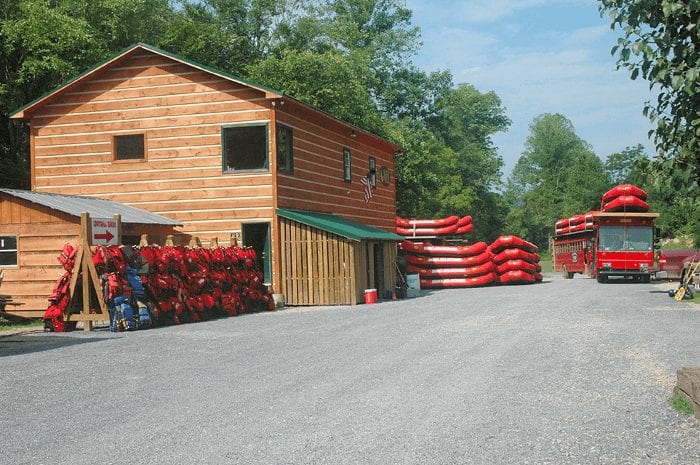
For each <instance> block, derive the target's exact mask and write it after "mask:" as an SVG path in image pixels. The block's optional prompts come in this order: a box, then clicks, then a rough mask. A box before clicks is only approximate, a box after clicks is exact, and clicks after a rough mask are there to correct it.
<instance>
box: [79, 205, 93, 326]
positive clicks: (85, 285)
mask: <svg viewBox="0 0 700 465" xmlns="http://www.w3.org/2000/svg"><path fill="white" fill-rule="evenodd" d="M80 242H81V244H80V245H81V246H82V247H81V248H82V253H83V255H85V254H88V255H91V254H90V215H89V214H88V213H87V212H83V213H81V214H80ZM90 258H91V257H90ZM90 261H92V260H90ZM87 262H88V260H87V257H85V256H83V260H82V263H81V266H80V272H81V273H82V275H83V280H82V292H83V308H82V310H81V312H80V313H81V314H82V315H84V316H86V315H89V314H90V282H89V281H88V274H89V273H90V271H89V270H88V264H87ZM91 330H92V321H87V320H86V321H83V331H91Z"/></svg>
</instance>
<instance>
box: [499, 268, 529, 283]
mask: <svg viewBox="0 0 700 465" xmlns="http://www.w3.org/2000/svg"><path fill="white" fill-rule="evenodd" d="M535 281H536V278H535V275H534V274H533V273H528V272H527V271H523V270H512V271H507V272H505V273H503V274H502V275H499V276H498V282H499V283H501V284H530V283H534V282H535Z"/></svg>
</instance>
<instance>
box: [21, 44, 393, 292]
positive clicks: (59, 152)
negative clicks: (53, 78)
mask: <svg viewBox="0 0 700 465" xmlns="http://www.w3.org/2000/svg"><path fill="white" fill-rule="evenodd" d="M11 117H12V118H15V119H20V120H24V121H27V122H28V123H29V125H30V156H31V188H32V190H34V191H36V192H54V193H60V194H70V195H76V194H77V195H84V196H96V197H101V198H106V199H111V200H114V201H117V202H120V203H123V204H126V205H131V206H133V207H137V208H140V209H143V210H147V211H150V212H152V213H155V214H157V215H161V216H164V217H168V218H171V219H173V220H175V221H177V222H178V223H181V224H182V227H181V228H180V231H181V232H182V233H183V234H188V235H192V236H198V237H199V238H201V239H202V242H203V245H205V246H206V245H207V241H208V240H209V239H210V238H216V239H217V241H218V243H219V244H222V245H227V244H228V243H229V241H230V240H231V238H232V237H233V238H236V239H238V240H239V241H242V242H243V244H245V245H250V246H252V247H254V248H255V249H256V250H257V252H258V255H259V256H260V257H261V265H262V267H263V269H264V271H265V279H266V282H268V283H269V284H270V285H271V288H272V291H273V292H275V293H286V289H287V288H285V290H282V288H283V284H282V283H283V282H289V279H296V276H292V277H289V276H286V275H285V276H283V275H282V273H283V272H284V273H289V272H294V273H302V271H300V270H299V269H296V270H295V269H292V270H291V271H290V269H288V268H285V269H284V271H283V266H282V248H281V243H282V231H281V219H280V218H281V217H280V216H279V215H278V213H277V212H278V210H277V209H283V210H297V211H306V212H308V213H309V214H313V213H332V214H334V215H336V216H338V217H340V218H342V219H345V220H348V221H353V222H356V223H359V224H363V225H365V226H368V227H370V228H375V229H377V230H381V231H384V232H387V233H390V232H393V230H394V219H395V215H396V179H395V168H394V156H395V154H396V153H397V152H399V151H400V148H399V147H398V146H396V145H394V144H392V143H390V142H388V141H386V140H384V139H382V138H380V137H378V136H376V135H373V134H371V133H368V132H366V131H364V130H362V129H360V128H358V127H356V126H353V125H351V124H348V123H346V122H343V121H340V120H338V119H336V118H334V117H333V116H331V115H329V114H327V113H325V112H323V111H320V110H318V109H315V108H313V107H311V106H309V105H307V104H304V103H302V102H300V101H299V100H296V99H294V98H292V97H290V96H288V95H285V94H284V93H282V92H279V91H276V90H274V89H269V88H266V87H264V86H261V85H258V84H255V83H251V82H248V81H245V80H242V79H239V78H236V77H234V76H231V75H229V74H227V73H225V72H222V71H220V70H216V69H212V68H210V67H207V66H204V65H201V64H198V63H195V62H192V61H191V60H188V59H186V58H184V57H181V56H178V55H174V54H172V53H169V52H166V51H164V50H160V49H157V48H155V47H152V46H149V45H145V44H136V45H134V46H132V47H129V48H128V49H126V50H124V51H122V52H120V53H118V54H117V55H115V56H113V57H111V58H109V59H107V60H106V61H105V62H103V63H101V64H99V65H97V66H96V67H94V68H92V69H90V70H87V71H86V72H84V73H83V74H81V75H80V76H77V77H75V78H74V79H71V80H70V81H69V82H67V83H65V84H64V85H62V86H60V87H59V88H57V89H56V90H54V91H52V92H50V93H48V94H46V95H44V96H42V97H40V98H39V99H37V100H35V101H34V102H31V103H29V104H27V105H25V106H24V107H22V108H20V109H18V110H16V111H15V112H14V114H13V115H11ZM363 180H366V183H363ZM366 184H369V185H371V191H370V192H369V193H370V194H371V195H370V196H366V195H365V193H366V192H367V190H368V188H366ZM395 240H396V241H398V239H395ZM375 256H376V257H378V256H379V255H370V258H371V259H374V257H375ZM330 259H332V257H330V258H329V260H330ZM330 265H331V264H330V263H329V266H330ZM381 265H382V267H383V269H382V271H381V273H388V274H393V273H394V266H393V263H390V262H388V261H387V262H383V263H381ZM367 266H368V267H369V268H371V269H375V268H376V263H375V262H374V261H373V262H371V263H368V265H367ZM373 273H374V271H373ZM391 281H393V279H391ZM358 282H359V281H358ZM358 285H359V284H358ZM286 300H287V301H288V302H306V301H307V300H306V299H289V298H286ZM325 301H326V302H328V303H331V304H332V303H346V302H348V301H350V302H352V299H350V300H348V299H340V298H339V299H326V300H325ZM308 302H309V303H311V302H316V300H313V299H312V300H308ZM300 304H301V303H300Z"/></svg>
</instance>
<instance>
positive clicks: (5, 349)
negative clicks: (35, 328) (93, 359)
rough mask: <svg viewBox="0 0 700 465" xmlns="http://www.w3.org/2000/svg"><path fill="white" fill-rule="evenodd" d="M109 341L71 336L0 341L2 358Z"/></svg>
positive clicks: (18, 338)
mask: <svg viewBox="0 0 700 465" xmlns="http://www.w3.org/2000/svg"><path fill="white" fill-rule="evenodd" d="M106 340H109V339H105V338H94V337H92V338H90V337H71V336H47V335H44V336H7V337H3V338H1V339H0V357H7V356H10V355H22V354H31V353H33V352H42V351H44V350H53V349H60V348H62V347H69V346H74V345H78V344H87V343H89V342H100V341H106Z"/></svg>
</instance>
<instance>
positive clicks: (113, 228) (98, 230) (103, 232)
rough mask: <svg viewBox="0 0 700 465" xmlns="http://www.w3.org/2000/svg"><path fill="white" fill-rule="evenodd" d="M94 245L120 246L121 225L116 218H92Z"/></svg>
mask: <svg viewBox="0 0 700 465" xmlns="http://www.w3.org/2000/svg"><path fill="white" fill-rule="evenodd" d="M90 222H91V226H92V229H91V231H92V233H91V234H90V236H91V237H90V243H91V244H93V245H118V241H119V224H118V222H117V220H116V219H115V218H90Z"/></svg>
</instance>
